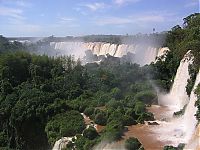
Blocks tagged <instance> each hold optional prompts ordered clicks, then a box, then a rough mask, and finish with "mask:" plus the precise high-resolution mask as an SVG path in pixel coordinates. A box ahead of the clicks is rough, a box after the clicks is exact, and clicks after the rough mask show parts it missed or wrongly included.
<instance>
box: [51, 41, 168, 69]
mask: <svg viewBox="0 0 200 150" xmlns="http://www.w3.org/2000/svg"><path fill="white" fill-rule="evenodd" d="M50 46H51V47H52V48H54V49H55V50H56V52H57V54H58V55H75V58H83V56H84V53H85V51H86V50H91V52H92V53H93V54H95V55H97V56H100V55H104V56H105V55H106V54H109V55H111V56H114V57H118V58H121V57H122V56H124V55H127V53H128V52H131V53H133V54H135V60H134V61H133V62H135V63H139V64H140V65H146V64H150V63H151V62H155V61H156V57H157V56H160V55H161V54H163V53H164V52H163V51H164V49H160V50H158V49H157V48H155V47H150V46H143V45H138V44H135V45H127V44H111V43H103V42H88V43H84V42H50ZM165 49H166V48H165Z"/></svg>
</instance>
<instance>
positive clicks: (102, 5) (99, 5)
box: [83, 2, 107, 11]
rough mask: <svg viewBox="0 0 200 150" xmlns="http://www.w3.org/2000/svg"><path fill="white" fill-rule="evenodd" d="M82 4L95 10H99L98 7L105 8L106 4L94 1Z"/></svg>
mask: <svg viewBox="0 0 200 150" xmlns="http://www.w3.org/2000/svg"><path fill="white" fill-rule="evenodd" d="M83 6H85V7H87V8H89V9H90V10H92V11H96V10H99V9H104V8H106V6H107V5H106V4H105V3H98V2H96V3H90V4H85V5H83Z"/></svg>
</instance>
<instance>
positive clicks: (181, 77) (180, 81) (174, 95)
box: [159, 51, 193, 111]
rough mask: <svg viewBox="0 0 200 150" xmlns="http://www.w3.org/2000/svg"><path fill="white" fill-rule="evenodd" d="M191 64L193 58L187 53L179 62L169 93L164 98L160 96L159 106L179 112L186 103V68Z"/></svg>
mask: <svg viewBox="0 0 200 150" xmlns="http://www.w3.org/2000/svg"><path fill="white" fill-rule="evenodd" d="M192 62H193V57H192V56H191V54H190V51H188V52H187V53H186V54H185V56H184V58H183V59H182V60H181V62H180V65H179V67H178V69H177V72H176V76H175V79H174V83H173V86H172V88H171V91H170V93H169V94H167V95H164V96H162V95H161V98H160V99H159V105H164V106H170V107H173V109H174V111H179V110H180V109H182V108H183V107H184V106H185V105H186V104H187V103H188V100H189V97H188V95H187V92H186V86H187V83H188V82H187V81H188V79H189V78H190V75H189V71H188V67H189V65H190V64H192Z"/></svg>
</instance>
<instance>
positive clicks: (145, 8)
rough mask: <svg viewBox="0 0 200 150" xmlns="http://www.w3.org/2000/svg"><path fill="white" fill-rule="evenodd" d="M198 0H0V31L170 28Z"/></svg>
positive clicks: (193, 9) (105, 31) (40, 32)
mask: <svg viewBox="0 0 200 150" xmlns="http://www.w3.org/2000/svg"><path fill="white" fill-rule="evenodd" d="M195 12H199V0H0V34H2V35H4V36H50V35H55V36H67V35H75V36H76V35H89V34H127V33H128V34H137V33H139V32H140V33H151V32H152V29H153V28H155V29H156V31H157V32H161V31H166V30H169V29H170V28H171V27H173V26H175V25H177V24H182V19H183V18H184V17H186V16H187V15H190V14H191V13H195Z"/></svg>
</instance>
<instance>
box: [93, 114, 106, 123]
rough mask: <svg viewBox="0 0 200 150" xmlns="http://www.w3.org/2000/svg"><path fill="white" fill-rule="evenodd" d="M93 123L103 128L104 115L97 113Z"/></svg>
mask: <svg viewBox="0 0 200 150" xmlns="http://www.w3.org/2000/svg"><path fill="white" fill-rule="evenodd" d="M94 122H95V123H96V124H99V125H103V126H105V125H106V122H107V117H106V114H105V113H104V112H102V111H101V112H99V113H97V114H96V116H95V119H94Z"/></svg>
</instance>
